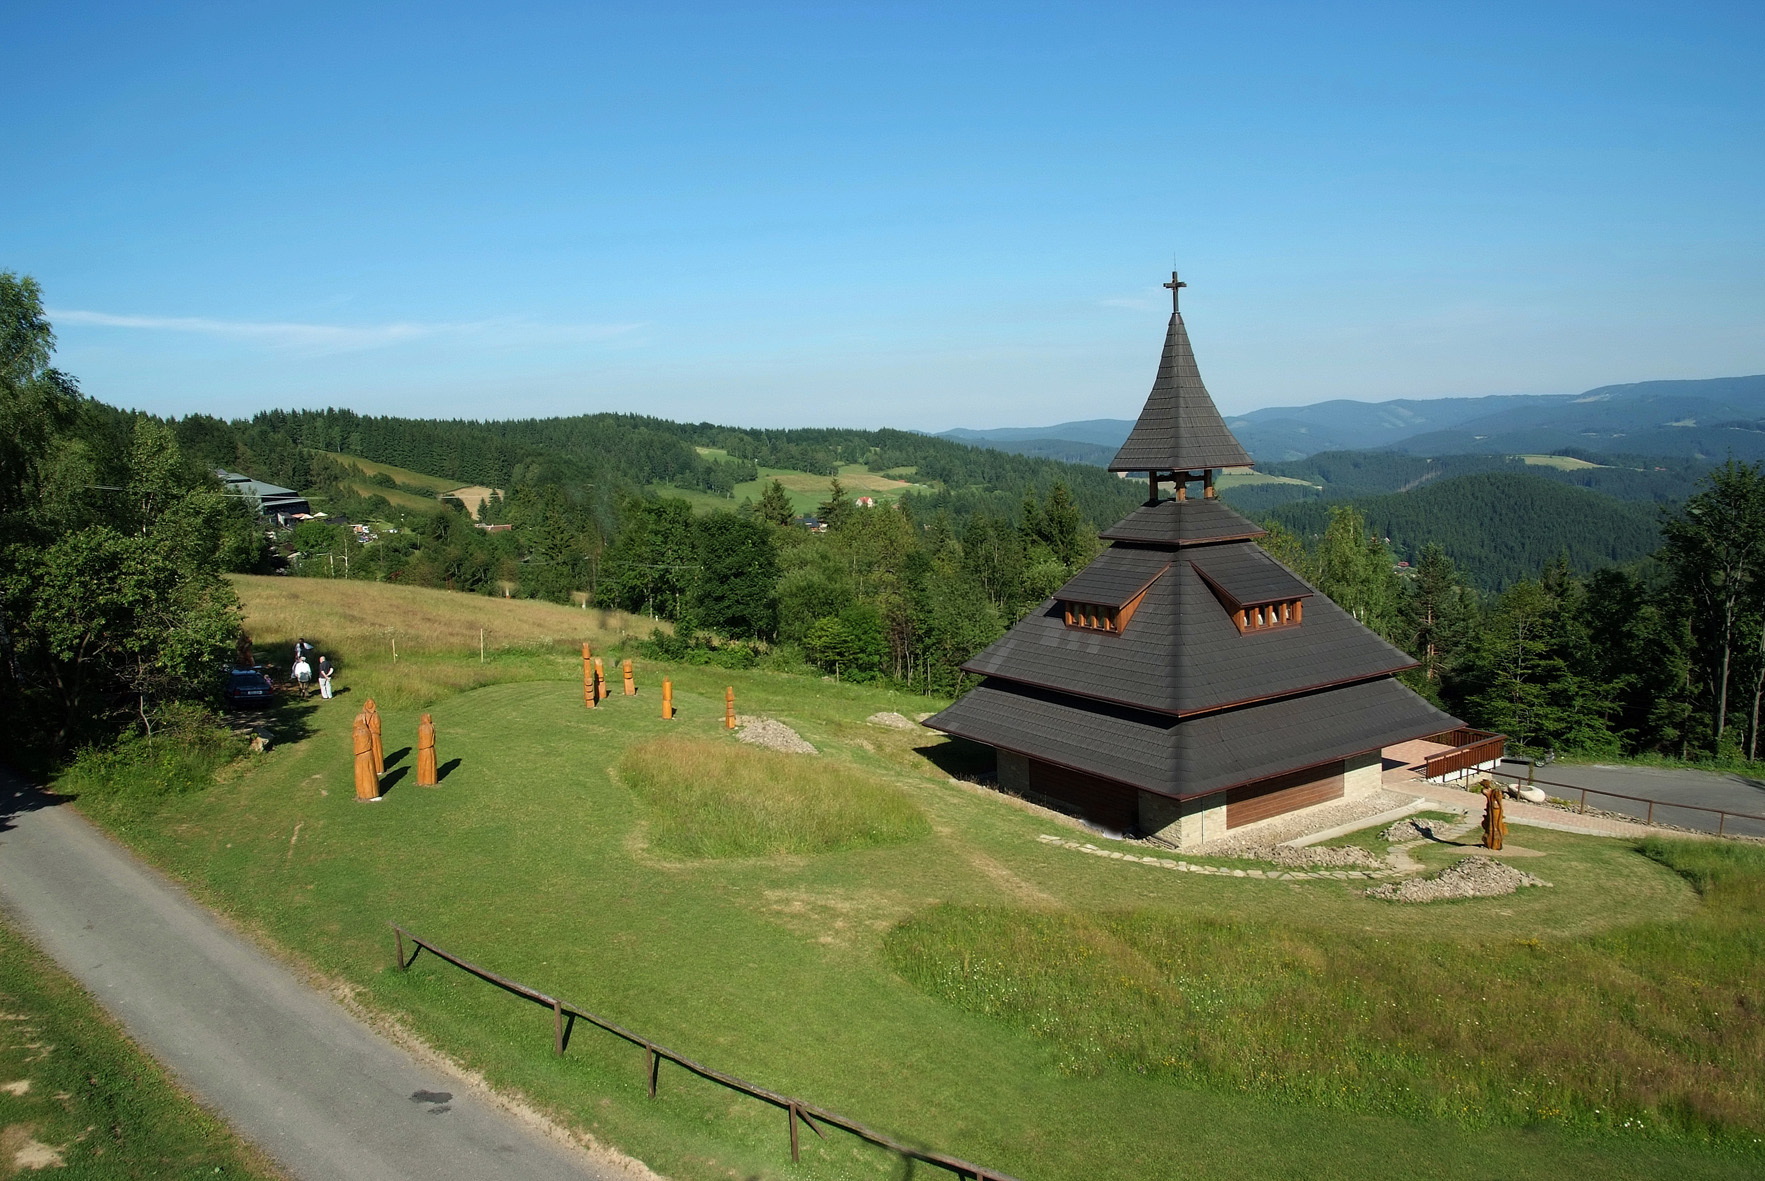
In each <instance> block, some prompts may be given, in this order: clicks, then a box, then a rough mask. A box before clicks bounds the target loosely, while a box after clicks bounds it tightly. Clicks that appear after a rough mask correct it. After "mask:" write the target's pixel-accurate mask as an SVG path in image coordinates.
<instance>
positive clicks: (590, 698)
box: [582, 640, 595, 709]
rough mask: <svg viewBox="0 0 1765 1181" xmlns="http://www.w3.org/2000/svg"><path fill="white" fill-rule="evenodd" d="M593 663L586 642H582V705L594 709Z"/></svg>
mask: <svg viewBox="0 0 1765 1181" xmlns="http://www.w3.org/2000/svg"><path fill="white" fill-rule="evenodd" d="M594 699H595V693H594V663H593V658H592V657H591V656H590V655H589V652H588V641H587V640H584V641H583V642H582V704H583V705H585V706H587V707H588V708H589V709H593V708H594Z"/></svg>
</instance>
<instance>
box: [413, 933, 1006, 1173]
mask: <svg viewBox="0 0 1765 1181" xmlns="http://www.w3.org/2000/svg"><path fill="white" fill-rule="evenodd" d="M387 926H389V927H391V928H392V931H393V936H394V938H395V939H396V940H397V954H398V970H399V971H401V972H403V971H405V970H406V969H408V968H409V967H410V966H411V965H412V964H413V963H415V962H416V959H417V956H418V955H419V954H420V953H421V952H424V951H427V952H429V953H430V954H431V955H434V956H436V957H438V958H440V959H443V960H446V961H447V962H448V963H450V964H452V965H453V966H454V967H456V968H460V969H462V970H464V971H466V972H469V973H471V974H472V975H474V976H476V977H478V978H479V979H480V980H483V981H485V982H487V983H489V984H494V985H496V986H497V987H498V988H500V989H502V990H503V991H505V992H510V993H513V994H514V995H516V996H518V997H521V998H523V999H524V1000H530V1001H532V1002H534V1003H535V1004H538V1005H543V1006H545V1007H546V1008H548V1009H550V1010H551V1011H552V1052H553V1053H554V1054H558V1055H562V1054H563V1053H564V1049H565V1047H567V1046H568V1045H569V1044H570V1034H571V1031H572V1030H573V1029H574V1028H575V1025H576V1020H577V1018H581V1019H582V1020H584V1021H586V1022H588V1023H589V1024H590V1025H596V1026H599V1027H600V1028H601V1029H604V1030H606V1031H607V1032H608V1033H610V1034H612V1035H613V1036H615V1037H618V1038H622V1039H624V1040H625V1041H627V1042H630V1043H631V1044H632V1045H634V1046H638V1047H640V1048H642V1049H643V1051H644V1074H645V1077H646V1079H647V1080H648V1083H649V1095H650V1098H652V1099H654V1098H655V1097H656V1083H657V1081H658V1078H659V1075H660V1072H661V1069H662V1063H663V1062H672V1063H674V1064H675V1065H676V1066H679V1067H680V1068H681V1069H683V1070H686V1071H689V1072H691V1073H692V1074H696V1075H698V1076H699V1077H700V1078H702V1079H708V1080H709V1081H711V1082H714V1083H717V1084H718V1085H720V1086H724V1087H728V1088H729V1089H730V1090H732V1091H739V1092H740V1093H742V1094H744V1095H748V1096H751V1097H753V1098H755V1099H758V1100H760V1101H761V1102H763V1103H769V1104H771V1105H772V1106H773V1107H776V1108H778V1109H779V1110H781V1111H783V1112H785V1113H786V1114H785V1119H786V1121H787V1124H788V1126H789V1130H790V1137H791V1160H793V1161H795V1160H796V1159H797V1155H798V1141H797V1124H798V1122H799V1121H801V1122H802V1123H803V1124H804V1125H806V1126H807V1127H808V1129H809V1130H810V1131H811V1132H814V1133H815V1134H816V1135H817V1136H819V1137H821V1138H822V1139H823V1140H825V1139H827V1136H826V1134H825V1133H824V1132H822V1130H821V1129H820V1128H819V1127H817V1126H816V1125H817V1124H818V1123H819V1124H827V1125H828V1126H829V1127H834V1128H839V1129H841V1130H843V1131H846V1132H849V1133H851V1134H852V1135H854V1136H856V1137H858V1138H859V1139H860V1140H864V1141H867V1142H869V1143H871V1144H874V1145H876V1146H877V1147H879V1148H885V1149H887V1150H888V1151H890V1152H892V1153H894V1154H896V1155H897V1156H900V1157H902V1158H903V1159H905V1160H909V1161H919V1162H920V1163H922V1164H927V1165H931V1166H933V1167H935V1168H939V1169H943V1170H945V1171H947V1172H950V1173H954V1174H955V1175H956V1176H957V1177H958V1178H973V1179H974V1181H1017V1178H1015V1177H1013V1176H1011V1175H1010V1174H1009V1173H1001V1172H999V1171H998V1170H996V1169H987V1168H982V1167H981V1166H980V1165H976V1164H970V1163H969V1162H968V1161H965V1160H962V1159H960V1158H959V1157H954V1156H948V1155H946V1154H944V1153H941V1152H932V1151H931V1150H929V1149H924V1148H915V1147H913V1146H912V1145H911V1144H904V1143H902V1142H901V1141H899V1140H897V1139H895V1138H894V1137H893V1136H890V1135H887V1134H886V1133H883V1132H878V1131H876V1130H875V1129H873V1128H868V1127H866V1126H865V1125H863V1124H861V1123H859V1122H858V1121H857V1120H853V1119H848V1118H846V1117H845V1116H843V1115H840V1114H838V1113H837V1112H832V1111H828V1110H827V1109H826V1108H824V1107H818V1106H816V1105H815V1104H813V1103H808V1102H805V1101H804V1100H802V1099H793V1098H792V1097H790V1096H789V1095H781V1094H779V1093H778V1092H777V1091H771V1090H768V1089H767V1088H765V1087H761V1086H756V1085H755V1084H753V1083H750V1082H748V1081H747V1080H746V1079H740V1078H737V1077H736V1076H735V1075H733V1074H725V1073H724V1072H723V1071H721V1070H716V1069H713V1068H712V1067H709V1066H706V1065H704V1064H703V1063H701V1062H695V1061H693V1060H692V1059H691V1058H688V1057H686V1056H685V1055H684V1054H679V1053H676V1052H675V1051H673V1050H670V1049H669V1048H668V1047H666V1046H663V1045H658V1044H657V1043H655V1042H652V1041H651V1040H650V1039H648V1038H646V1037H644V1036H643V1035H641V1034H638V1033H634V1032H632V1031H631V1030H629V1029H626V1028H625V1027H624V1026H623V1025H619V1024H617V1023H615V1022H612V1021H609V1020H607V1019H606V1018H605V1017H598V1016H596V1015H595V1014H593V1013H590V1012H589V1011H588V1010H586V1009H583V1008H579V1007H577V1006H576V1005H572V1004H570V1003H569V1002H568V1001H564V1000H560V999H559V998H557V997H554V996H550V995H547V994H546V993H543V992H541V991H539V990H538V989H537V988H531V987H529V986H527V985H525V984H522V983H521V982H520V981H518V980H510V979H509V978H508V977H506V976H499V975H497V974H496V973H495V972H492V971H491V970H490V969H489V968H482V967H479V966H478V965H477V964H474V963H472V962H471V961H470V960H466V959H462V958H460V957H459V956H457V955H454V954H453V953H452V952H450V951H444V950H443V949H441V948H439V947H437V946H436V945H435V944H433V943H431V942H429V940H427V939H424V938H421V937H420V936H418V935H416V934H414V933H413V932H411V931H409V930H407V929H405V928H404V927H401V926H399V925H398V924H397V923H388V924H387ZM406 939H409V940H410V941H411V942H412V943H414V944H416V950H415V951H413V952H411V955H410V958H409V959H406V958H405V954H404V941H405V940H406Z"/></svg>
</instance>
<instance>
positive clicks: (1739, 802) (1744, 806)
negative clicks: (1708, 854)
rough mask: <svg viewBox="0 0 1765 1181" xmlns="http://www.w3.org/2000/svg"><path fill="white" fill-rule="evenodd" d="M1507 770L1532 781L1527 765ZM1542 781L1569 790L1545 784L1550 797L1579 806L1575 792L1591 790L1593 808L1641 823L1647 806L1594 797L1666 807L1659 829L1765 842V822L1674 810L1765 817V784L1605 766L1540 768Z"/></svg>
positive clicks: (1657, 814)
mask: <svg viewBox="0 0 1765 1181" xmlns="http://www.w3.org/2000/svg"><path fill="white" fill-rule="evenodd" d="M1501 770H1502V771H1503V772H1504V773H1505V774H1506V775H1517V776H1519V777H1520V778H1522V779H1524V778H1525V776H1526V765H1525V764H1524V763H1515V762H1504V763H1503V764H1502V767H1501ZM1537 775H1538V778H1539V779H1540V780H1550V781H1551V782H1553V783H1558V784H1567V785H1569V787H1567V788H1565V787H1551V786H1546V785H1545V784H1543V783H1540V786H1541V787H1544V790H1545V791H1546V792H1548V793H1549V794H1551V795H1553V796H1556V797H1558V798H1559V799H1568V800H1573V801H1579V800H1580V798H1581V796H1580V793H1579V791H1576V790H1571V789H1572V788H1582V787H1586V788H1589V789H1590V790H1589V791H1588V794H1587V806H1588V807H1590V808H1600V809H1602V810H1604V811H1607V812H1622V813H1624V814H1625V815H1627V816H1635V817H1637V818H1638V819H1646V818H1647V817H1648V812H1649V806H1648V805H1647V804H1646V803H1641V802H1639V801H1638V800H1626V799H1618V798H1616V797H1614V796H1605V795H1596V794H1594V793H1595V792H1596V791H1609V792H1616V793H1618V795H1619V796H1639V797H1641V798H1642V799H1645V800H1657V801H1661V802H1660V803H1657V804H1656V805H1655V809H1654V818H1655V821H1656V823H1659V824H1672V825H1677V826H1678V827H1680V828H1695V829H1699V830H1702V831H1705V832H1715V831H1716V830H1717V827H1718V825H1719V824H1720V825H1721V827H1722V831H1724V832H1731V833H1738V834H1741V835H1743V836H1765V820H1746V819H1741V818H1738V817H1732V816H1731V817H1729V818H1728V819H1727V820H1726V821H1722V820H1720V818H1719V817H1717V816H1715V815H1714V814H1712V813H1709V812H1699V811H1694V810H1693V809H1692V808H1681V807H1674V805H1676V804H1692V805H1696V806H1699V807H1704V808H1722V809H1726V810H1727V811H1730V812H1750V813H1752V814H1753V815H1755V816H1765V780H1759V779H1750V778H1748V777H1746V776H1744V775H1734V774H1723V773H1719V772H1714V771H1693V770H1689V769H1686V768H1680V767H1617V766H1608V765H1604V764H1600V763H1592V764H1587V763H1552V764H1550V765H1549V766H1545V767H1540V768H1538V772H1537Z"/></svg>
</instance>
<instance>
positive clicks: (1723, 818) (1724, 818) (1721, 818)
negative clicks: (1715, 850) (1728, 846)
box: [1716, 812, 1728, 836]
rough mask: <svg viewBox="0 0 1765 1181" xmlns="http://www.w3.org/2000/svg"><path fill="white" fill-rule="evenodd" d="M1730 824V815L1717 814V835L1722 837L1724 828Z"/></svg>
mask: <svg viewBox="0 0 1765 1181" xmlns="http://www.w3.org/2000/svg"><path fill="white" fill-rule="evenodd" d="M1727 824H1728V813H1726V812H1718V813H1716V835H1717V836H1721V835H1722V830H1723V828H1724V827H1725V826H1726V825H1727Z"/></svg>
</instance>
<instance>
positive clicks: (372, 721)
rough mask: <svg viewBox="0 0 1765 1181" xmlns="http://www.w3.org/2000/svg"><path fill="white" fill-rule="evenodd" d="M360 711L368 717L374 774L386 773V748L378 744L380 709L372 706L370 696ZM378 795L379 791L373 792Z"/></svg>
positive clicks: (372, 700) (372, 702) (372, 701)
mask: <svg viewBox="0 0 1765 1181" xmlns="http://www.w3.org/2000/svg"><path fill="white" fill-rule="evenodd" d="M362 713H363V714H365V715H367V719H368V737H369V739H370V740H371V741H372V742H373V752H374V774H376V775H384V774H386V748H385V747H384V746H382V745H381V744H380V711H379V710H378V709H376V708H375V707H374V699H373V698H372V697H370V698H368V700H367V701H366V702H365V703H364V704H363V705H362ZM374 794H375V795H379V794H380V793H379V792H375V793H374Z"/></svg>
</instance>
